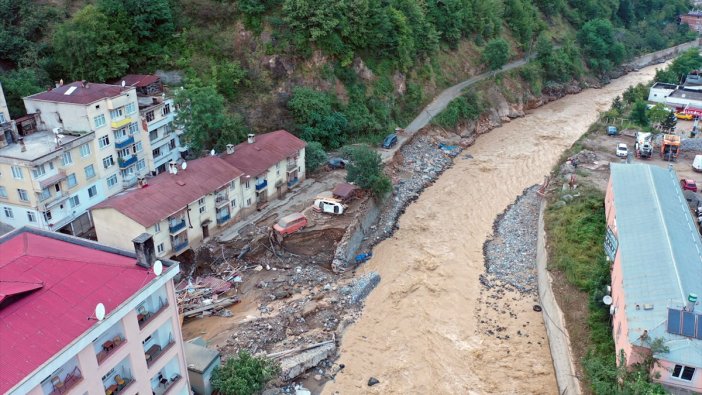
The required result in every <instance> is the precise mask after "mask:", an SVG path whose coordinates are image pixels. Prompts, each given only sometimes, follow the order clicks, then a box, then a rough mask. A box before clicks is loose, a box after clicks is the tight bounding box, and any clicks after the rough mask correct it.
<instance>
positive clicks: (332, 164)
mask: <svg viewBox="0 0 702 395" xmlns="http://www.w3.org/2000/svg"><path fill="white" fill-rule="evenodd" d="M348 163H349V161H347V160H346V159H344V158H339V157H334V158H331V159H329V161H328V162H327V165H328V166H329V168H330V169H332V170H333V169H345V168H346V165H347V164H348Z"/></svg>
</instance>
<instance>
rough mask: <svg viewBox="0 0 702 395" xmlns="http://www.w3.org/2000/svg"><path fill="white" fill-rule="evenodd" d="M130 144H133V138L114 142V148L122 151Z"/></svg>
mask: <svg viewBox="0 0 702 395" xmlns="http://www.w3.org/2000/svg"><path fill="white" fill-rule="evenodd" d="M132 144H134V136H129V137H127V138H123V139H121V140H117V141H115V148H117V149H122V148H125V147H128V146H130V145H132Z"/></svg>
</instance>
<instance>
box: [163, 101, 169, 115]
mask: <svg viewBox="0 0 702 395" xmlns="http://www.w3.org/2000/svg"><path fill="white" fill-rule="evenodd" d="M170 113H171V103H166V104H164V105H163V109H162V110H161V114H163V115H167V114H170Z"/></svg>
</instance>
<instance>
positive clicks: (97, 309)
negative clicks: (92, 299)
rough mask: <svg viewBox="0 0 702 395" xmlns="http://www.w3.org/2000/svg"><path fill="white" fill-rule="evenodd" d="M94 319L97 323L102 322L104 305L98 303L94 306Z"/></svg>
mask: <svg viewBox="0 0 702 395" xmlns="http://www.w3.org/2000/svg"><path fill="white" fill-rule="evenodd" d="M95 318H97V320H98V321H102V320H104V319H105V305H104V304H102V303H98V304H97V306H95Z"/></svg>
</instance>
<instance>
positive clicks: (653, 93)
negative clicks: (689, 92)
mask: <svg viewBox="0 0 702 395" xmlns="http://www.w3.org/2000/svg"><path fill="white" fill-rule="evenodd" d="M676 89H678V86H677V85H673V84H666V83H663V82H656V83H655V84H653V86H652V87H651V89H649V91H648V101H650V102H653V103H660V104H667V103H666V98H668V96H669V95H670V94H671V93H673V92H675V90H676Z"/></svg>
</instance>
